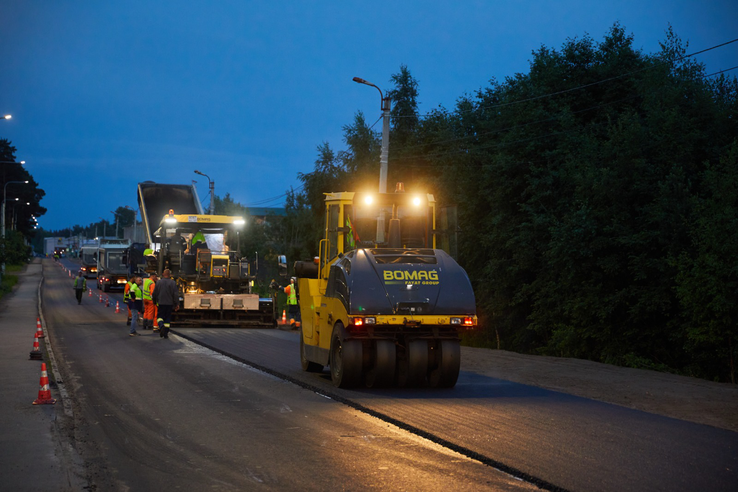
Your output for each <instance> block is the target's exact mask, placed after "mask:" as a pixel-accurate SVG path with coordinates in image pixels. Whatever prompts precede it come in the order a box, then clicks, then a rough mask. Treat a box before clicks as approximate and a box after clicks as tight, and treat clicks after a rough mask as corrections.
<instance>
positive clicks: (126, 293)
mask: <svg viewBox="0 0 738 492" xmlns="http://www.w3.org/2000/svg"><path fill="white" fill-rule="evenodd" d="M133 283H134V282H133V281H132V280H129V281H128V282H126V286H125V288H124V289H123V302H128V301H130V300H131V286H132V285H133Z"/></svg>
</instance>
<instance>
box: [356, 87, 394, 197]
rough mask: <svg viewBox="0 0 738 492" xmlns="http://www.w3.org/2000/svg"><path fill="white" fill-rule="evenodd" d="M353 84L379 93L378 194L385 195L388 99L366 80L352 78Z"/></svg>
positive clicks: (388, 123) (380, 90) (388, 128)
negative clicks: (380, 123)
mask: <svg viewBox="0 0 738 492" xmlns="http://www.w3.org/2000/svg"><path fill="white" fill-rule="evenodd" d="M353 80H354V82H356V83H359V84H364V85H368V86H370V87H374V88H375V89H377V90H378V91H379V97H380V98H381V99H382V155H381V156H380V158H379V192H380V193H387V161H388V159H389V130H390V98H389V96H387V97H384V94H382V89H380V88H379V87H377V86H376V85H374V84H372V83H371V82H367V81H366V80H364V79H362V78H359V77H354V78H353Z"/></svg>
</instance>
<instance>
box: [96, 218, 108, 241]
mask: <svg viewBox="0 0 738 492" xmlns="http://www.w3.org/2000/svg"><path fill="white" fill-rule="evenodd" d="M98 219H100V220H101V221H102V224H103V235H102V238H103V239H105V229H106V228H107V227H106V226H107V224H106V223H105V219H103V218H102V217H98ZM97 242H98V244H100V243H101V242H102V241H100V240H98V241H97Z"/></svg>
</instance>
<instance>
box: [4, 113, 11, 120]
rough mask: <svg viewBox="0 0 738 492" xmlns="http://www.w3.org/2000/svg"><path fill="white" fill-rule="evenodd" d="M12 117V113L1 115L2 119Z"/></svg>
mask: <svg viewBox="0 0 738 492" xmlns="http://www.w3.org/2000/svg"><path fill="white" fill-rule="evenodd" d="M12 117H13V115H12V114H6V115H5V116H3V119H4V120H9V119H10V118H12Z"/></svg>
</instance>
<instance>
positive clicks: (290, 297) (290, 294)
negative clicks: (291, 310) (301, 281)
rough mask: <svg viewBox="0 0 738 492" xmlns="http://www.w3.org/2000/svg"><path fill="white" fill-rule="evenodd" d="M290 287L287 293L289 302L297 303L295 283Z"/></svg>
mask: <svg viewBox="0 0 738 492" xmlns="http://www.w3.org/2000/svg"><path fill="white" fill-rule="evenodd" d="M288 288H289V289H290V291H289V292H288V293H287V304H293V305H294V304H297V289H295V284H290V285H289V286H288Z"/></svg>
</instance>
